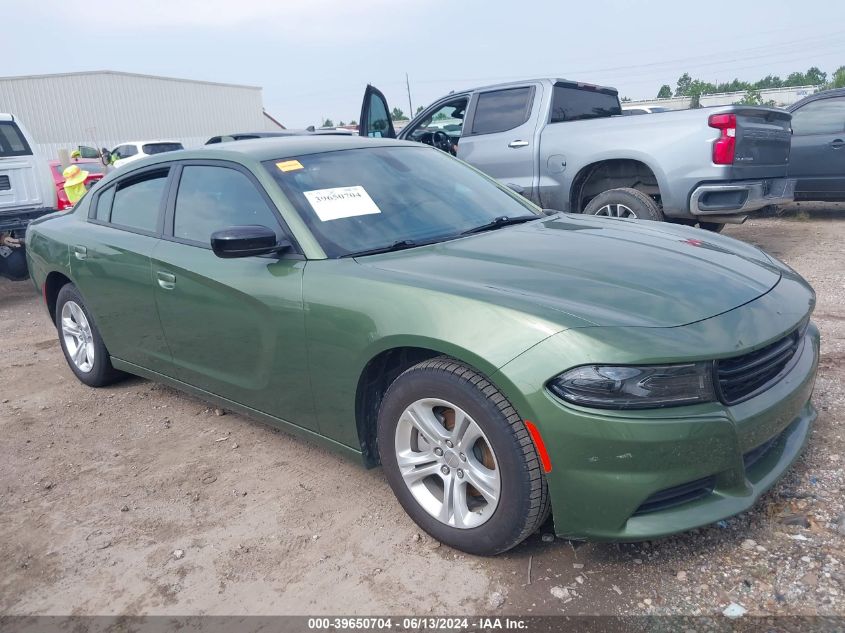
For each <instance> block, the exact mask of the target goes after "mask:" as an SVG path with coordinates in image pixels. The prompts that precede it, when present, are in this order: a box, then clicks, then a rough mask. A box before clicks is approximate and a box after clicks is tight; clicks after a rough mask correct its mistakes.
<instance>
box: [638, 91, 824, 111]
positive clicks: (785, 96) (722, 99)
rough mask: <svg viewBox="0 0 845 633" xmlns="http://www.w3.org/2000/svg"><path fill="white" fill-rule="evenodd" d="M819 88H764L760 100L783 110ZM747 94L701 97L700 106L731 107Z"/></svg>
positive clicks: (680, 102) (679, 103) (676, 104)
mask: <svg viewBox="0 0 845 633" xmlns="http://www.w3.org/2000/svg"><path fill="white" fill-rule="evenodd" d="M818 89H819V88H818V86H791V87H787V88H764V89H763V90H760V91H759V92H760V99H761V100H762V101H763V103H768V102H769V101H774V102H775V105H776V106H778V107H780V108H783V107H785V106H788V105H792V104H793V103H795V102H796V101H799V100H801V99H803V98H804V97H806V96H807V95H811V94H813V93H815V92H817V91H818ZM746 94H747V93H746V92H745V91H744V90H743V91H741V92H720V93H717V94H704V95H701V97H700V100H699V105H700V106H701V107H702V108H707V107H711V106H721V105H731V104H732V103H736V102H738V101H741V100H742V99H743V97H745V95H746ZM691 102H692V98H691V97H669V98H667V99H643V100H640V101H626V102H625V103H623V104H622V107H623V108H631V107H636V106H660V107H663V108H667V109H669V110H686V109H687V108H689V107H690V103H691Z"/></svg>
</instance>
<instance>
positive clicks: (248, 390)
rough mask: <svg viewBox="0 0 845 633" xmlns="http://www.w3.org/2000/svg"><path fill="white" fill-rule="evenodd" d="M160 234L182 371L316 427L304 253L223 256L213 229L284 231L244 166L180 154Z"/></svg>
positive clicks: (161, 279) (160, 266) (165, 311)
mask: <svg viewBox="0 0 845 633" xmlns="http://www.w3.org/2000/svg"><path fill="white" fill-rule="evenodd" d="M167 209H168V210H167V217H166V220H165V229H164V234H165V235H164V239H163V240H162V241H161V242H160V244H159V245H158V246H157V248H156V250H155V252H154V253H153V276H154V279H155V296H156V303H157V305H158V315H159V318H160V319H161V324H162V327H163V329H164V334H165V338H166V340H167V343H168V345H169V348H170V350H171V353H172V356H173V364H174V366H175V368H176V376H177V378H178V379H179V380H181V381H183V382H185V383H188V384H189V385H192V386H194V387H197V388H199V389H202V390H204V391H206V392H209V393H212V394H215V395H217V396H221V397H223V398H227V399H229V400H232V401H234V402H237V403H239V404H242V405H246V406H248V407H251V408H253V409H256V410H258V411H261V412H263V413H268V414H270V415H273V416H276V417H279V418H281V419H283V420H285V421H287V422H290V423H292V424H297V425H299V426H302V427H305V428H312V429H315V428H316V420H315V415H314V406H313V402H312V397H311V387H310V383H309V381H308V371H307V358H306V344H305V320H304V319H305V317H304V312H303V302H302V274H303V270H304V268H305V260H304V258H303V257H302V256H301V255H299V254H298V252H297V251H296V250H292V251H290V252H287V253H285V254H283V255H281V256H280V255H273V256H252V257H243V258H236V259H221V258H219V257H217V256H216V255H215V254H214V252H213V251H212V250H211V246H210V238H211V234H212V233H213V232H215V231H218V230H222V229H226V228H229V227H232V226H241V225H263V226H267V227H269V228H271V229H273V230H274V231H276V233H277V235H278V237H279V238H280V239H282V238H284V237H287V236H288V233H287V230H286V228H285V227H284V226H283V223H282V221H281V217H280V215H279V213H278V210H277V209H276V208H275V206H274V205H273V203H272V201H271V200H270V199H269V197H268V196H267V194H266V192H265V191H264V190H263V189H262V187H261V185H260V184H259V183H258V181H257V180H256V178H255V177H254V176H253V175H252V174H251V173H250V171H249V170H248V169H246V168H245V167H243V166H241V165H238V164H235V163H230V162H227V161H213V160H212V161H183V162H181V163H180V165H179V167H178V170H177V174H176V175H175V176H174V187H173V190H172V192H171V196H170V200H169V202H168V207H167Z"/></svg>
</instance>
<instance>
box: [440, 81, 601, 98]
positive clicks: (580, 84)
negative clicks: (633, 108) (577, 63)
mask: <svg viewBox="0 0 845 633" xmlns="http://www.w3.org/2000/svg"><path fill="white" fill-rule="evenodd" d="M527 83H545V84H552V85H554V84H564V85H565V86H570V87H573V88H588V89H590V88H591V89H593V90H600V91H603V92H610V93H613V94H618V91H617V90H616V88H613V87H612V86H599V85H598V84H591V83H586V82H583V81H573V80H571V79H563V78H561V77H535V78H529V79H520V80H519V81H508V82H504V83H498V84H488V85H486V86H476V87H474V88H468V89H466V90H455V91H454V92H455V95H457V94H458V93H462V92H476V91H482V90H483V91H488V90H492V89H496V88H509V87H511V86H520V85H524V84H527Z"/></svg>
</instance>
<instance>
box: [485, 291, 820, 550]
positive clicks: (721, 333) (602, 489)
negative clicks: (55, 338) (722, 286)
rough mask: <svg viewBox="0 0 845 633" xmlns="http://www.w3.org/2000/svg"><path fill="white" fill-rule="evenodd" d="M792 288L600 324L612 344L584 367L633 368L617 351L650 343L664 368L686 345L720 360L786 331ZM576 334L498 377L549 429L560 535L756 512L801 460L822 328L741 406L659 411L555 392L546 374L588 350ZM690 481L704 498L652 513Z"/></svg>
mask: <svg viewBox="0 0 845 633" xmlns="http://www.w3.org/2000/svg"><path fill="white" fill-rule="evenodd" d="M793 290H795V288H793ZM783 291H784V289H778V288H777V287H776V289H775V290H773V291H772V292H770V293H768V295H764V297H761V298H760V299H757V300H756V301H754V302H751V304H747V305H746V306H743V307H742V308H738V309H736V310H733V311H731V312H729V313H725V314H724V315H720V316H718V317H713V318H712V319H708V320H705V321H702V322H699V323H697V324H692V325H689V326H684V327H682V328H670V329H669V330H673V331H669V330H666V329H664V330H663V332H658V331H657V330H658V329H657V328H655V329H653V330H652V331H651V332H649V333H647V334H646V333H645V332H643V330H645V328H596V332H597V333H598V332H601V339H602V340H604V341H606V345H607V347H606V348H605V347H604V344H603V343H598V344H595V340H596V339H595V338H594V339H593V341H591V345H590V347H589V348H588V349H589V350H590V351H589V352H588V357H587V359H586V361H585V362H616V361H617V360H619V362H634V361H633V357H623V358H620V359H616V358H611V359H609V360H607V361H606V360H605V359H607V357H608V355H609V354H610V353H611V350H613V349H624V350H626V351H625V352H623V353H624V354H626V355H628V354H632V353H634V352H630V351H627V350H631V349H641V348H642V347H643V346H644V345H645V344H646V343H647V341H650V344H649V347H650V349H651V350H652V352H651V353H652V354H653V356H649V357H647V361H648V362H661V361H662V360H664V359H665V358H664V356H665V354H667V353H668V352H667V351H666V350H671V349H675V348H679V347H682V346H683V342H682V341H684V340H688V341H692V342H691V343H689V345H690V347H695V346H698V347H699V350H698V353H699V354H701V353H702V349H701V346H702V344H703V343H704V341H707V342H708V343H709V346H707V347H705V348H704V349H709V350H710V354H711V355H712V354H715V356H712V357H726V356H729V355H736V352H735V351H732V349H733V350H735V349H736V348H737V344H738V341H744V342H745V345H749V344H751V345H753V346H754V347H757V346H758V345H759V346H762V345H763V344H764V343H765V342H767V341H769V340H771V339H776V338H779V337H780V336H782V335H783V334H785V332H782V331H781V329H782V328H779V327H778V325H777V323H776V322H775V321H774V320H773V318H772V317H773V315H774V314H775V312H774V310H773V308H774V306H775V305H780V306H781V308H782V309H783V306H784V305H790V304H789V303H783V299H784V296H785V295H784V294H782V293H783ZM755 304H756V305H755ZM804 309H805V310H806V304H805V307H804ZM796 310H797V308H796ZM791 316H792V318H794V320H792V319H790V322H792V323H797V322H799V321H800V320H801V316H800V315H799V314H798V313H797V312H796V313H795V314H792V315H791ZM781 323H783V322H781ZM614 329H616V330H619V331H617V332H611V330H614ZM622 330H624V331H622ZM635 330H640V332H635ZM572 332H573V331H570V336H566V335H567V332H563V333H561V334H558V335H556V336H554V337H551V339H547V341H546V342H545V343H543V344H540V345H538V346H535V348H533V349H532V350H529V352H526V353H525V354H523V355H522V356H520V357H518V358H517V359H515V360H514V361H511V363H508V365H506V366H505V367H503V368H502V369H501V370H500V371H499V372H497V374H495V375H494V380H495V381H496V382H497V384H499V386H500V388H502V389H503V391H505V393H506V395H508V397H509V398H511V399H512V402H513V403H514V405H515V406H516V408H517V410H518V411H519V412H520V414H521V415H522V416H523V418H525V419H529V420H531V421H532V422H533V423H534V424H535V425H537V427H538V428H539V430H540V434H541V435H542V438H543V441H544V443H545V445H546V449H547V450H548V453H549V455H550V458H551V463H552V470H551V472H549V473H548V474H547V482H548V486H549V492H550V495H551V501H552V512H553V514H554V522H555V531H556V533H557V534H559V535H560V536H564V537H569V538H586V539H592V540H622V541H636V540H645V539H651V538H657V537H661V536H665V535H669V534H673V533H677V532H682V531H685V530H689V529H692V528H695V527H699V526H702V525H707V524H710V523H713V522H716V521H718V520H720V519H723V518H726V517H729V516H732V515H735V514H737V513H740V512H742V511H744V510H747V509H748V508H750V507H751V506H752V505H754V503H755V502H756V501H757V499H758V498H759V497H760V496H761V495H762V494H763V493H764V492H765V491H766V490H767V489H768V488H770V487H771V486H772V485H773V484H774V483H775V482H776V481H777V480H778V478H779V477H781V476H782V475H783V473H784V472H785V471H786V470H787V468H788V467H789V466H790V464H792V463H793V461H794V460H795V459H796V458H797V457H798V456H799V455H800V453H801V449H802V447H803V446H804V444H805V442H806V440H807V437H808V436H809V433H810V429H811V427H812V423H813V421H814V420H815V417H816V411H815V409H814V408H813V406H812V404H811V403H810V396H811V395H812V391H813V386H814V383H815V377H816V371H817V368H818V358H819V332H818V329H817V328H816V327H815V325H813V324H812V323H811V324H810V325H809V327H808V328H807V332H806V334H805V337H804V344H803V346H802V348H801V350H800V351H799V352H796V357H797V360H796V362H795V365H794V366H793V368H792V370H791V371H790V372H789V373H788V374H787V375H786V376H784V377H783V378H782V379H781V380H780V381H779V382H777V383H775V384H774V385H772V386H771V387H770V388H769V389H767V390H766V391H764V392H762V393H760V394H759V395H757V396H755V397H753V398H751V399H749V400H746V401H745V402H741V403H739V404H736V405H733V406H726V405H722V404H720V403H707V404H700V405H694V406H687V407H678V408H667V409H659V410H649V411H606V410H598V409H589V408H585V407H577V406H574V405H571V404H568V403H564V402H563V401H561V400H559V399H557V398H556V397H555V396H553V395H552V394H551V393H549V392H548V390H546V389H545V386H544V385H545V380H548V378H550V377H551V376H548V375H547V374H548V371H547V370H545V371H544V370H542V369H540V368H542V367H548V366H549V363H550V362H552V361H551V359H553V358H558V359H559V358H560V357H561V356H567V355H571V354H573V353H574V352H575V351H576V350H577V349H582V348H583V347H584V340H585V339H584V337H583V334H572ZM755 332H756V338H752V337H755ZM638 337H640V338H638ZM648 337H652V338H648ZM751 341H754V342H751ZM640 353H642V352H640ZM706 353H707V352H705V354H706ZM692 355H693V354H690V356H692ZM700 359H701V358H699V359H696V360H700ZM690 360H692V359H690ZM541 375H546V378H545V379H540V378H539V377H540V376H541ZM691 482H703V485H705V486H707V489H706V490H704V494H699V495H692V499H691V500H689V501H686V502H682V503H677V504H676V505H671V504H670V505H669V506H666V505H665V504H664V505H663V506H661V504H659V503H658V504H656V507H655V504H653V503H652V504H651V506H650V507H649V502H650V501H653V500H654V499H655V498H657V499H660V498H661V493H665V492H667V491H669V492H670V493H671V491H672V490H680V491H683V490H684V488H683V487H684V486H687V485H688V484H690V483H691ZM670 496H671V495H670ZM643 508H646V509H650V510H651V511H646V512H643Z"/></svg>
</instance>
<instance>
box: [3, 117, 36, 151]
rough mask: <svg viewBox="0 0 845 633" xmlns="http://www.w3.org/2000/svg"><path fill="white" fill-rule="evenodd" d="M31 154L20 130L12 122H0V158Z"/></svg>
mask: <svg viewBox="0 0 845 633" xmlns="http://www.w3.org/2000/svg"><path fill="white" fill-rule="evenodd" d="M30 154H32V150H31V149H30V147H29V143H27V142H26V139H25V138H24V136H23V134H22V133H21V130H20V128H19V127H18V126H17V124H16V123H15V122H14V121H0V157H5V156H28V155H30Z"/></svg>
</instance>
